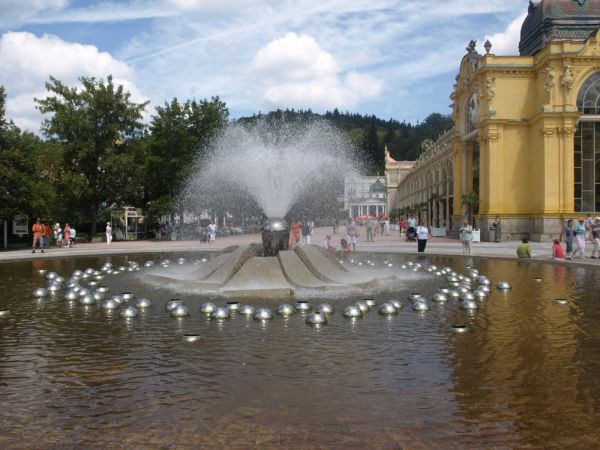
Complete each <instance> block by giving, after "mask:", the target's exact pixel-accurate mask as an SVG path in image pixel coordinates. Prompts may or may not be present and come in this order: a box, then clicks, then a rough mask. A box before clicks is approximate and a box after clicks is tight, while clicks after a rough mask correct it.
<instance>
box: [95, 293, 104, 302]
mask: <svg viewBox="0 0 600 450" xmlns="http://www.w3.org/2000/svg"><path fill="white" fill-rule="evenodd" d="M94 300H96V301H97V302H99V301H101V300H104V292H98V291H96V292H94Z"/></svg>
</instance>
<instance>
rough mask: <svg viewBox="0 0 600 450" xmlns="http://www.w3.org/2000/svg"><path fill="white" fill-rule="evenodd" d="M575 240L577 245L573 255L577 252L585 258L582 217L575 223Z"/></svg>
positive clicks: (583, 222)
mask: <svg viewBox="0 0 600 450" xmlns="http://www.w3.org/2000/svg"><path fill="white" fill-rule="evenodd" d="M575 242H576V243H577V247H575V252H574V255H573V256H577V253H578V252H579V257H580V258H581V259H583V258H585V255H584V253H585V221H584V220H583V219H579V223H578V224H577V225H575Z"/></svg>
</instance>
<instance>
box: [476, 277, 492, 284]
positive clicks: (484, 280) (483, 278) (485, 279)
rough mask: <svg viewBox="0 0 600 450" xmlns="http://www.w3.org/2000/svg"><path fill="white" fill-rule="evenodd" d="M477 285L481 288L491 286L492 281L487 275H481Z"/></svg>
mask: <svg viewBox="0 0 600 450" xmlns="http://www.w3.org/2000/svg"><path fill="white" fill-rule="evenodd" d="M477 283H479V285H480V286H489V285H490V284H491V281H490V280H489V278H488V277H486V276H485V275H479V276H478V277H477Z"/></svg>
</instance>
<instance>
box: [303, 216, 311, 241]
mask: <svg viewBox="0 0 600 450" xmlns="http://www.w3.org/2000/svg"><path fill="white" fill-rule="evenodd" d="M301 230H302V244H303V245H310V224H309V223H308V221H305V222H304V223H303V224H302V228H301Z"/></svg>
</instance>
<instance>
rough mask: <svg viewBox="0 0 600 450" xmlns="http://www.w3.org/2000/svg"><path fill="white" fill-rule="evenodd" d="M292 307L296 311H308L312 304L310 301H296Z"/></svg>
mask: <svg viewBox="0 0 600 450" xmlns="http://www.w3.org/2000/svg"><path fill="white" fill-rule="evenodd" d="M294 308H295V309H296V310H297V311H310V310H311V309H312V306H310V303H308V302H296V305H294Z"/></svg>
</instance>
